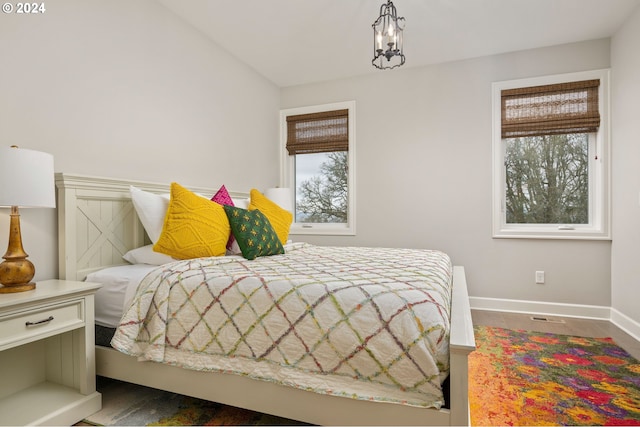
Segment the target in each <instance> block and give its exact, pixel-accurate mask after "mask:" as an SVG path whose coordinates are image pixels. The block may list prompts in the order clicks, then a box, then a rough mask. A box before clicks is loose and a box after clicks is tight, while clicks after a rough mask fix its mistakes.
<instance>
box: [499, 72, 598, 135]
mask: <svg viewBox="0 0 640 427" xmlns="http://www.w3.org/2000/svg"><path fill="white" fill-rule="evenodd" d="M599 86H600V80H584V81H579V82H570V83H559V84H551V85H544V86H534V87H525V88H517V89H508V90H503V91H502V138H517V137H526V136H541V135H557V134H566V133H591V132H596V131H597V130H598V127H599V126H600V113H599V112H598V87H599Z"/></svg>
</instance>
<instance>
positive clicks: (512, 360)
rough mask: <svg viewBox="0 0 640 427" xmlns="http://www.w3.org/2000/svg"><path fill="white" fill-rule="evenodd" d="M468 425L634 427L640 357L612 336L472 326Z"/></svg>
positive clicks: (639, 412) (639, 421) (639, 417)
mask: <svg viewBox="0 0 640 427" xmlns="http://www.w3.org/2000/svg"><path fill="white" fill-rule="evenodd" d="M475 337H476V346H477V350H476V351H475V352H473V353H472V354H471V356H470V359H469V371H470V373H469V403H470V406H471V424H472V425H474V426H488V425H493V426H495V425H505V426H506V425H532V426H533V425H640V362H638V361H637V360H635V359H634V358H633V357H631V356H630V355H629V354H628V353H627V352H626V351H625V350H623V349H622V348H620V347H618V346H617V345H616V344H615V343H614V342H613V340H612V339H611V338H581V337H572V336H564V335H555V334H545V333H538V332H526V331H512V330H508V329H501V328H492V327H485V326H476V327H475Z"/></svg>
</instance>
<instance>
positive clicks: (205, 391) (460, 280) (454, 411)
mask: <svg viewBox="0 0 640 427" xmlns="http://www.w3.org/2000/svg"><path fill="white" fill-rule="evenodd" d="M129 185H134V186H136V187H138V188H141V189H143V190H145V191H150V192H154V193H158V194H160V193H168V192H169V184H157V183H151V182H143V181H130V180H120V179H113V178H99V177H90V176H82V175H74V174H66V173H64V174H62V173H59V174H56V187H57V189H58V233H59V234H58V239H59V264H60V265H59V270H60V278H62V279H70V280H84V279H85V278H86V276H87V274H89V273H90V272H92V271H95V270H98V269H101V268H105V267H108V266H114V265H122V264H126V262H125V261H123V259H122V255H123V254H124V253H126V252H127V251H128V250H130V249H133V248H136V247H140V246H143V245H144V244H147V243H149V241H148V238H147V237H146V235H145V232H144V228H143V227H142V225H141V224H140V221H139V220H138V218H137V216H136V212H135V209H134V208H133V204H132V203H131V198H130V194H129ZM189 189H191V190H192V191H195V192H198V193H201V194H213V192H214V191H215V190H212V189H211V188H198V187H189ZM230 195H231V196H232V197H234V198H243V197H244V198H246V197H248V194H247V193H239V192H230ZM453 276H454V277H453V281H454V286H453V301H452V315H451V336H450V366H451V371H450V372H451V373H450V389H451V391H450V399H449V400H450V405H449V406H450V408H449V409H444V408H443V409H440V410H436V409H425V408H417V407H411V406H405V405H398V404H390V403H380V402H368V401H360V400H355V399H347V398H344V397H336V396H328V395H322V394H317V393H313V392H309V391H304V390H298V389H294V388H289V387H285V386H281V385H277V384H272V383H269V382H265V381H259V380H252V379H249V378H246V377H242V376H238V375H232V374H222V373H216V372H202V371H191V370H186V369H182V368H178V367H174V366H169V365H163V364H158V363H153V362H139V361H137V359H136V358H134V357H131V356H127V355H125V354H123V353H120V352H118V351H116V350H113V349H111V348H107V347H101V346H96V373H97V374H98V375H101V376H104V377H108V378H114V379H118V380H122V381H127V382H131V383H135V384H141V385H144V386H147V387H153V388H157V389H162V390H167V391H171V392H175V393H179V394H184V395H188V396H193V397H197V398H201V399H206V400H210V401H214V402H220V403H223V404H227V405H233V406H237V407H242V408H247V409H251V410H254V411H259V412H264V413H269V414H273V415H277V416H281V417H286V418H290V419H295V420H301V421H305V422H308V423H312V424H318V425H469V405H468V388H467V387H468V365H467V357H468V355H469V353H470V352H471V351H473V350H474V349H475V340H474V336H473V325H472V322H471V312H470V308H469V298H468V295H467V284H466V279H465V273H464V268H463V267H459V266H455V267H454V271H453Z"/></svg>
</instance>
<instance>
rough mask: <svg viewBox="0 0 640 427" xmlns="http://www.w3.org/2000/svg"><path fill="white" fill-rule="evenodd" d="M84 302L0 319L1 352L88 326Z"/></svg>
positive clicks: (57, 305) (69, 303)
mask: <svg viewBox="0 0 640 427" xmlns="http://www.w3.org/2000/svg"><path fill="white" fill-rule="evenodd" d="M84 322H85V321H84V300H82V299H81V300H75V301H69V302H66V303H64V304H56V305H49V306H43V307H39V308H36V309H32V310H28V311H21V312H16V313H11V314H9V315H7V316H3V317H0V349H3V348H9V347H13V346H15V345H22V344H25V343H28V342H30V341H34V340H36V339H38V340H39V339H42V338H46V337H48V336H51V335H56V334H59V333H61V332H65V331H70V330H72V329H76V328H81V327H83V326H84Z"/></svg>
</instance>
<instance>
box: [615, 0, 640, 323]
mask: <svg viewBox="0 0 640 427" xmlns="http://www.w3.org/2000/svg"><path fill="white" fill-rule="evenodd" d="M639 41H640V8H638V9H636V11H635V13H634V14H633V15H631V16H630V17H629V18H628V20H627V22H626V23H625V25H624V26H623V27H622V29H621V30H620V31H618V33H616V35H615V36H614V37H613V39H612V43H611V65H612V77H611V82H612V110H613V124H612V130H613V138H612V139H613V143H612V147H613V246H612V254H611V260H612V261H611V288H612V307H613V308H614V309H615V310H617V311H618V312H620V313H622V314H623V315H624V316H627V317H629V318H631V319H632V320H634V321H635V322H638V323H640V304H639V303H638V301H640V106H639V105H638V102H640V78H639V77H638V76H639V73H640V51H639V50H638V42H639Z"/></svg>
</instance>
